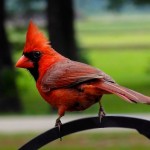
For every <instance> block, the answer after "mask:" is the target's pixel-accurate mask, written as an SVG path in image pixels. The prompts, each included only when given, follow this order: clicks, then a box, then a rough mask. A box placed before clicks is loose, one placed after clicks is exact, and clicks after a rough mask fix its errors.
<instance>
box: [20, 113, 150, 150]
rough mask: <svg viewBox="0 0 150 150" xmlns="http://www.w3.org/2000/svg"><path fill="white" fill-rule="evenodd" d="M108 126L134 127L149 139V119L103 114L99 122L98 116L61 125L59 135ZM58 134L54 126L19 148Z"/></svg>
mask: <svg viewBox="0 0 150 150" xmlns="http://www.w3.org/2000/svg"><path fill="white" fill-rule="evenodd" d="M108 127H113V128H118V127H119V128H130V129H135V130H137V131H138V132H139V133H140V134H143V135H144V136H146V137H147V138H149V139H150V120H144V119H140V118H135V117H127V116H105V117H104V118H102V122H101V123H100V121H99V117H89V118H82V119H78V120H74V121H71V122H68V123H65V124H63V125H62V126H61V136H62V137H63V136H65V135H68V134H71V133H75V132H79V131H83V130H89V129H94V128H108ZM59 136H60V134H59V129H58V128H57V127H54V128H52V129H50V130H48V131H46V132H44V133H42V134H41V135H39V136H37V137H35V138H34V139H32V140H31V141H29V142H28V143H26V144H25V145H23V146H22V147H21V148H20V149H19V150H29V149H30V150H37V149H39V148H41V147H42V146H44V145H46V144H47V143H49V142H52V141H54V140H56V139H58V138H59Z"/></svg>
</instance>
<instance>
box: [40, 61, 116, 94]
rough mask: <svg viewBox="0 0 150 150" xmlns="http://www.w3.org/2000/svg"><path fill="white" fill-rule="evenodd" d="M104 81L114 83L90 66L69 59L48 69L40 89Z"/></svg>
mask: <svg viewBox="0 0 150 150" xmlns="http://www.w3.org/2000/svg"><path fill="white" fill-rule="evenodd" d="M101 78H103V79H105V80H107V81H110V82H114V80H113V79H111V78H110V77H109V76H108V75H107V74H105V73H104V72H102V71H101V70H99V69H96V68H94V67H92V66H90V65H87V64H84V63H80V62H76V61H72V60H69V59H66V60H63V61H59V62H57V63H56V64H54V65H53V66H52V67H51V68H49V69H48V70H47V71H46V73H45V75H44V76H43V78H42V82H41V85H42V89H43V90H45V91H48V90H50V89H56V88H63V87H70V86H73V85H76V84H79V83H81V82H85V81H88V80H92V79H101Z"/></svg>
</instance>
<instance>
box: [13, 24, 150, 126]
mask: <svg viewBox="0 0 150 150" xmlns="http://www.w3.org/2000/svg"><path fill="white" fill-rule="evenodd" d="M16 67H20V68H26V69H27V70H28V71H29V72H30V73H31V74H32V76H33V77H34V79H35V81H36V87H37V89H38V91H39V93H40V94H41V96H42V97H43V98H44V99H45V100H46V101H47V102H48V103H49V104H50V105H51V106H53V107H55V108H57V109H58V114H59V117H58V118H57V119H56V124H55V125H56V126H60V125H61V121H60V118H61V117H62V116H64V114H65V111H81V110H85V109H87V108H88V107H90V106H91V105H93V104H95V103H98V102H99V103H100V99H101V98H102V96H103V94H115V95H117V96H119V97H121V98H122V99H124V100H126V101H128V102H131V103H132V102H134V103H137V102H139V103H146V104H150V97H148V96H144V95H142V94H140V93H138V92H135V91H133V90H130V89H128V88H125V87H123V86H120V85H118V84H117V83H116V82H115V81H114V80H113V79H112V78H111V77H110V76H109V75H107V74H105V73H104V72H103V71H101V70H99V69H97V68H94V67H92V66H90V65H87V64H84V63H81V62H77V61H72V60H70V59H68V58H66V57H64V56H62V55H61V54H59V53H58V52H56V51H55V50H54V49H53V48H52V47H51V45H50V43H49V41H48V39H47V38H46V37H45V36H44V35H43V33H41V32H40V31H39V29H38V28H37V26H36V25H35V24H34V23H33V22H32V21H30V23H29V27H28V31H27V35H26V43H25V46H24V50H23V54H22V56H21V58H20V59H19V60H18V62H17V63H16ZM104 115H105V113H104V111H103V108H102V105H101V103H100V110H99V117H100V120H101V118H102V117H103V116H104Z"/></svg>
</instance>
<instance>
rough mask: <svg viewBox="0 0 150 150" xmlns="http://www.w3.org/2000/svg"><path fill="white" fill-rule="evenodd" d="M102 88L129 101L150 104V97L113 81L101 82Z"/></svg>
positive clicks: (100, 86)
mask: <svg viewBox="0 0 150 150" xmlns="http://www.w3.org/2000/svg"><path fill="white" fill-rule="evenodd" d="M98 87H99V88H100V89H102V90H104V91H107V92H109V93H112V94H115V95H117V96H119V97H121V98H123V99H124V100H126V101H128V102H131V103H132V102H134V103H145V104H150V97H148V96H145V95H143V94H140V93H138V92H135V91H133V90H130V89H128V88H125V87H123V86H120V85H118V84H115V83H111V82H101V83H100V85H99V86H98Z"/></svg>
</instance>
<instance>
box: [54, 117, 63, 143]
mask: <svg viewBox="0 0 150 150" xmlns="http://www.w3.org/2000/svg"><path fill="white" fill-rule="evenodd" d="M61 125H62V123H61V121H60V119H59V118H58V119H57V120H56V123H55V127H58V130H59V138H60V141H62V137H61Z"/></svg>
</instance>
